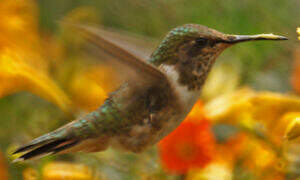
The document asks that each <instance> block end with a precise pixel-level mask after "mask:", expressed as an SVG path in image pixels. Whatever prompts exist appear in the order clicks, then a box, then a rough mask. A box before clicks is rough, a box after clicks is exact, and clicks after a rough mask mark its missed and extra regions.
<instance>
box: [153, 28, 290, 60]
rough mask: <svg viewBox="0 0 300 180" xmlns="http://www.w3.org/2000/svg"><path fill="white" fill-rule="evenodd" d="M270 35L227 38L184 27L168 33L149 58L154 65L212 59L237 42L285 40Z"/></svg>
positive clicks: (212, 30)
mask: <svg viewBox="0 0 300 180" xmlns="http://www.w3.org/2000/svg"><path fill="white" fill-rule="evenodd" d="M286 39H287V38H286V37H283V36H277V35H273V34H259V35H229V34H224V33H221V32H219V31H216V30H214V29H210V28H208V27H206V26H202V25H198V24H186V25H183V26H179V27H177V28H174V29H173V30H171V31H170V32H169V33H168V35H167V36H166V37H165V39H164V40H163V42H162V43H161V44H160V45H159V47H158V48H157V50H156V51H154V53H153V54H152V58H151V61H152V62H153V63H154V64H160V63H167V64H174V63H177V62H178V61H188V60H191V59H195V58H196V59H198V60H202V59H207V58H209V59H215V58H216V57H217V55H219V54H220V53H221V52H222V51H223V50H224V49H226V48H227V47H229V46H231V45H233V44H237V43H239V42H245V41H254V40H286Z"/></svg>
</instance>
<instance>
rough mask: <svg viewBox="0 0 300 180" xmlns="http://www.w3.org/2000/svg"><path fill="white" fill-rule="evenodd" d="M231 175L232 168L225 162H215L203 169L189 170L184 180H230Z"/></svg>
mask: <svg viewBox="0 0 300 180" xmlns="http://www.w3.org/2000/svg"><path fill="white" fill-rule="evenodd" d="M232 175H233V174H232V168H231V167H230V166H228V165H227V164H226V163H225V162H215V163H211V164H210V165H208V166H207V167H206V168H204V169H193V170H190V171H189V172H188V174H187V177H186V180H217V179H222V180H230V179H232Z"/></svg>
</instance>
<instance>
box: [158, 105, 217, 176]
mask: <svg viewBox="0 0 300 180" xmlns="http://www.w3.org/2000/svg"><path fill="white" fill-rule="evenodd" d="M200 107H201V104H197V105H196V106H195V107H194V108H193V110H192V112H191V113H190V114H189V116H188V117H187V118H186V119H185V120H184V122H182V123H181V125H180V126H179V127H178V128H177V129H176V130H174V131H173V132H172V133H171V134H169V135H168V136H167V137H165V138H164V139H162V140H161V141H160V142H159V145H158V147H159V152H160V158H161V161H162V164H163V166H164V167H165V168H166V169H167V170H168V171H170V172H173V173H177V174H184V173H186V172H187V171H188V170H189V169H191V168H202V167H204V166H205V165H207V164H208V163H209V162H210V161H211V160H212V157H213V154H214V143H215V141H214V138H213V134H212V133H211V131H210V127H211V124H210V123H209V121H208V120H207V119H205V118H203V114H202V108H200ZM197 112H198V113H199V114H198V116H196V115H197Z"/></svg>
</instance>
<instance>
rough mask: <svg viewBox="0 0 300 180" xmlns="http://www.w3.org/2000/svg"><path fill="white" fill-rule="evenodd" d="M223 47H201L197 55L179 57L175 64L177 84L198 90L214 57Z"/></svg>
mask: <svg viewBox="0 0 300 180" xmlns="http://www.w3.org/2000/svg"><path fill="white" fill-rule="evenodd" d="M225 48H226V47H224V48H223V47H218V46H216V47H213V48H209V49H203V50H202V51H201V52H200V53H199V54H198V55H196V56H193V57H188V58H186V59H185V60H183V58H181V60H180V61H178V63H177V64H175V69H176V71H177V72H178V75H179V77H178V82H179V84H182V85H184V86H187V88H188V89H189V90H200V89H201V87H202V86H203V84H204V82H205V79H206V77H207V75H208V73H209V71H210V69H211V67H212V65H213V64H214V62H215V60H216V58H217V57H218V56H219V54H220V53H221V52H222V51H223V50H224V49H225Z"/></svg>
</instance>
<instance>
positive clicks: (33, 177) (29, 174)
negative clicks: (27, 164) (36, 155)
mask: <svg viewBox="0 0 300 180" xmlns="http://www.w3.org/2000/svg"><path fill="white" fill-rule="evenodd" d="M22 174H23V179H24V180H38V172H37V171H36V170H35V169H32V168H26V169H25V170H24V171H23V173H22Z"/></svg>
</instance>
